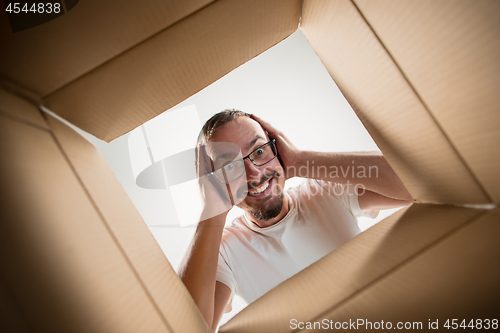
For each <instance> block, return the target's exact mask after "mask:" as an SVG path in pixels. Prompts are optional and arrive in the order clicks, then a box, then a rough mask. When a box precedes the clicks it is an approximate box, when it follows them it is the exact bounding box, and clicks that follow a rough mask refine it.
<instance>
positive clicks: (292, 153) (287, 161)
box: [252, 114, 300, 179]
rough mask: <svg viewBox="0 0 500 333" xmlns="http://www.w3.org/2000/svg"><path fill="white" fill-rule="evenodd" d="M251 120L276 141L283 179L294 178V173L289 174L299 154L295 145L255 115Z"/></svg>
mask: <svg viewBox="0 0 500 333" xmlns="http://www.w3.org/2000/svg"><path fill="white" fill-rule="evenodd" d="M252 119H253V120H255V121H256V122H258V123H259V124H260V126H262V128H263V129H264V130H266V131H267V133H269V136H270V137H271V138H272V139H275V140H276V146H277V148H278V156H279V157H280V159H281V162H282V164H283V165H282V166H283V169H284V170H285V178H286V179H288V178H291V177H293V176H294V172H290V171H291V170H294V168H295V163H296V162H297V157H298V155H299V153H300V150H298V149H297V147H295V145H294V144H293V143H292V142H291V141H290V140H289V139H288V138H287V137H286V136H285V134H283V132H281V131H279V130H278V129H276V128H275V127H274V126H272V125H271V124H270V123H268V122H267V121H264V120H262V119H261V118H259V117H257V116H256V115H253V114H252Z"/></svg>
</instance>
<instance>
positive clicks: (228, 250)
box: [216, 179, 378, 303]
mask: <svg viewBox="0 0 500 333" xmlns="http://www.w3.org/2000/svg"><path fill="white" fill-rule="evenodd" d="M285 193H286V195H288V198H289V208H290V209H289V212H288V214H287V215H286V216H285V217H284V218H283V219H282V220H281V221H279V222H277V223H275V224H273V225H271V226H269V227H266V228H259V227H258V226H256V225H255V224H253V223H252V222H251V221H249V220H248V219H247V218H246V216H245V215H243V216H240V217H238V218H236V219H235V220H234V221H233V222H232V224H231V225H230V226H228V227H226V228H225V229H224V232H223V235H222V241H221V245H220V250H219V264H218V269H217V278H216V280H217V281H220V282H222V283H224V284H225V285H227V286H228V287H229V288H230V289H231V291H232V296H233V295H234V294H235V293H236V294H238V295H240V296H241V297H242V298H243V299H244V300H245V301H246V302H248V303H251V302H253V301H255V300H256V299H257V298H259V297H260V296H262V295H264V294H265V293H266V292H268V291H269V290H271V289H272V288H274V287H275V286H277V285H278V284H280V283H281V282H283V281H285V280H286V279H288V278H289V277H291V276H293V275H295V274H296V273H298V272H299V271H300V270H302V269H304V268H305V267H307V266H309V265H310V264H312V263H314V262H316V261H317V260H318V259H320V258H321V257H323V256H324V255H326V254H328V253H329V252H331V251H333V250H335V249H336V248H338V247H339V246H341V245H343V244H344V243H346V242H348V241H349V240H350V239H352V238H353V237H354V236H356V235H357V234H359V233H360V232H361V231H360V229H359V227H358V224H357V219H356V217H358V216H367V217H372V218H374V217H376V216H377V214H378V211H373V212H372V211H368V212H363V211H361V209H360V208H359V204H358V196H357V193H356V191H355V190H354V187H351V186H349V187H348V186H345V185H344V186H343V185H340V184H335V183H331V182H325V181H321V180H314V179H306V180H304V182H303V183H302V184H300V185H299V186H297V187H294V188H292V189H289V190H288V191H287V192H285ZM231 299H232V297H231Z"/></svg>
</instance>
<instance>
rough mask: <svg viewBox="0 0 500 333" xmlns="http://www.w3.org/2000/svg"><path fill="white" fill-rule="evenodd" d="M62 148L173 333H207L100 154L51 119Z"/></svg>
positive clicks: (92, 146) (182, 287) (178, 282)
mask: <svg viewBox="0 0 500 333" xmlns="http://www.w3.org/2000/svg"><path fill="white" fill-rule="evenodd" d="M46 117H47V121H48V124H49V125H50V127H51V129H52V131H53V133H54V136H55V139H56V142H57V144H58V145H60V147H61V149H62V151H63V154H64V155H65V157H66V158H67V159H68V161H69V163H70V165H71V167H72V169H73V170H74V172H75V173H76V174H77V177H78V178H79V181H80V182H81V183H82V186H83V187H84V189H85V191H86V192H87V193H88V195H89V196H90V197H91V200H92V202H93V204H94V205H95V207H96V209H97V210H98V211H99V213H100V214H101V215H102V218H103V222H104V223H105V224H106V227H107V228H108V229H109V231H110V233H111V234H112V236H113V238H114V239H115V240H116V242H117V243H118V246H119V248H120V251H121V252H123V254H124V255H125V257H126V258H127V261H128V262H129V264H130V265H131V267H132V268H133V269H134V273H135V274H136V275H137V278H138V279H139V280H140V281H139V283H140V284H141V285H143V287H144V288H145V289H146V292H147V294H148V295H149V296H150V297H151V298H152V299H153V300H154V303H155V307H157V308H158V310H159V311H160V312H161V314H162V315H163V316H164V318H165V319H166V321H167V322H168V326H170V327H171V329H172V331H173V332H202V331H203V330H204V329H208V327H206V328H205V325H206V324H205V321H204V320H203V318H202V317H201V315H200V314H199V313H198V308H197V307H196V304H195V303H194V302H193V300H192V299H191V297H190V295H189V293H188V291H187V290H186V288H185V287H184V285H183V284H182V282H181V281H180V279H179V278H178V276H177V273H176V272H175V271H174V270H173V269H172V267H171V266H170V264H169V262H168V260H167V258H166V257H165V255H164V254H163V252H162V250H161V249H160V247H159V245H158V243H157V242H156V241H155V239H154V237H153V235H152V234H151V232H150V231H149V229H148V228H147V226H146V224H145V223H144V221H143V220H142V217H141V216H140V215H139V212H138V211H137V210H136V209H135V207H134V204H133V203H132V201H131V200H130V198H129V197H128V196H127V194H126V193H125V191H124V190H123V188H122V186H121V184H120V183H119V182H118V180H117V179H116V177H115V176H114V174H113V171H111V169H110V168H109V166H108V164H107V163H106V161H105V160H104V158H103V157H102V155H101V154H100V153H99V151H98V150H97V148H96V147H95V146H94V145H93V144H92V143H91V142H89V141H87V139H85V138H84V137H82V136H81V135H80V134H78V133H77V132H75V131H74V130H73V129H71V128H70V127H68V126H67V125H65V124H63V123H62V122H61V121H59V120H57V119H56V118H54V117H53V116H51V115H49V114H46Z"/></svg>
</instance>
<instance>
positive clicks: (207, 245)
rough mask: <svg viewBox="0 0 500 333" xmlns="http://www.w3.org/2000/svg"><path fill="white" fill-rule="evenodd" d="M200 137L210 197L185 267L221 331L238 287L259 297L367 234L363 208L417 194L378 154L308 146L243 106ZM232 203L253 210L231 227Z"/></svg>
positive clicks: (202, 174)
mask: <svg viewBox="0 0 500 333" xmlns="http://www.w3.org/2000/svg"><path fill="white" fill-rule="evenodd" d="M199 143H200V144H199V146H198V149H197V151H198V156H197V165H198V175H199V179H200V181H199V184H200V189H201V193H202V196H203V198H204V201H205V204H204V209H203V213H202V216H201V218H200V220H201V221H200V223H199V224H198V226H197V229H196V232H195V235H194V238H193V241H192V243H191V246H190V249H189V251H188V252H187V254H186V256H185V258H184V261H183V264H182V266H181V269H180V271H179V275H180V277H181V279H182V281H183V282H184V284H185V286H186V288H187V289H188V290H189V292H190V293H191V296H192V297H193V299H194V300H195V302H196V304H197V306H198V307H199V309H200V311H201V313H202V314H203V316H204V318H205V320H206V321H207V323H208V324H209V325H210V326H211V327H212V329H214V330H215V328H216V327H217V324H218V322H219V321H220V318H221V316H222V314H223V312H224V309H225V308H226V309H227V308H229V307H230V301H231V299H232V295H234V294H238V295H240V296H241V297H242V298H243V299H245V300H246V301H247V302H249V303H250V302H253V301H254V300H256V299H257V298H259V297H260V296H262V295H263V294H265V293H266V292H267V291H269V290H271V289H272V288H274V287H275V286H276V285H278V284H279V283H281V282H283V281H284V280H286V279H287V278H289V277H291V276H292V275H294V274H296V273H297V272H299V271H300V270H302V269H304V268H305V267H307V266H309V265H310V264H312V263H314V262H315V261H317V260H318V259H320V258H321V257H323V256H324V255H326V254H328V253H329V252H331V251H333V250H335V249H336V248H338V247H339V246H341V245H343V244H345V243H346V242H347V241H349V240H350V239H352V238H353V237H355V236H356V235H357V234H359V233H360V229H359V227H358V225H357V217H359V216H372V217H373V216H374V215H376V214H377V213H378V210H380V209H386V208H395V207H401V206H405V205H408V204H410V203H412V202H413V199H412V197H411V196H410V194H409V193H408V192H407V191H406V189H405V187H404V186H403V184H402V183H401V181H400V180H399V178H398V177H397V175H396V174H395V173H394V171H393V170H392V168H391V167H390V166H389V164H388V163H387V161H386V160H385V158H384V157H383V156H382V155H381V154H380V153H378V152H372V153H319V152H311V151H301V150H298V149H297V148H296V147H295V146H294V145H293V144H292V143H291V142H290V140H288V138H287V137H286V136H285V135H284V134H283V133H282V132H280V131H278V130H277V129H275V128H274V127H273V126H271V125H270V124H269V123H267V122H265V121H263V120H262V119H260V118H258V117H256V116H254V115H250V114H247V113H244V112H241V111H236V110H225V111H223V112H220V113H218V114H216V115H214V116H213V117H212V118H210V119H209V120H208V121H207V122H206V123H205V125H204V126H203V129H202V135H201V138H200V140H199ZM354 166H356V167H358V170H365V171H366V170H373V169H375V170H376V174H371V173H370V174H368V175H367V174H366V172H356V173H355V172H350V171H349V172H344V171H345V170H353V169H352V168H354ZM332 168H333V169H332ZM349 168H351V169H349ZM338 169H340V170H343V172H341V173H340V175H339V173H338V172H332V170H338ZM299 171H300V172H299ZM298 175H300V176H301V177H305V178H306V179H305V180H304V182H303V183H302V184H301V185H299V186H297V187H295V188H292V189H290V190H288V191H286V192H285V191H284V185H285V180H286V179H288V178H291V177H294V176H298ZM233 205H236V206H238V207H240V208H242V209H243V210H244V212H245V213H244V215H243V216H241V217H239V218H237V219H235V220H234V221H232V223H231V225H230V226H228V227H226V228H224V224H225V220H226V216H227V213H228V211H229V210H230V209H231V208H232V207H233Z"/></svg>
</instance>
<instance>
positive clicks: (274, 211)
mask: <svg viewBox="0 0 500 333" xmlns="http://www.w3.org/2000/svg"><path fill="white" fill-rule="evenodd" d="M268 200H270V201H271V202H269V203H266V204H263V205H260V207H258V208H252V209H250V210H249V212H250V214H252V215H253V216H255V218H256V219H257V220H259V221H269V220H270V219H273V218H275V217H276V216H278V215H279V213H280V212H281V209H282V208H283V192H282V191H280V193H279V194H278V195H277V196H275V197H274V198H270V199H268Z"/></svg>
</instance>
